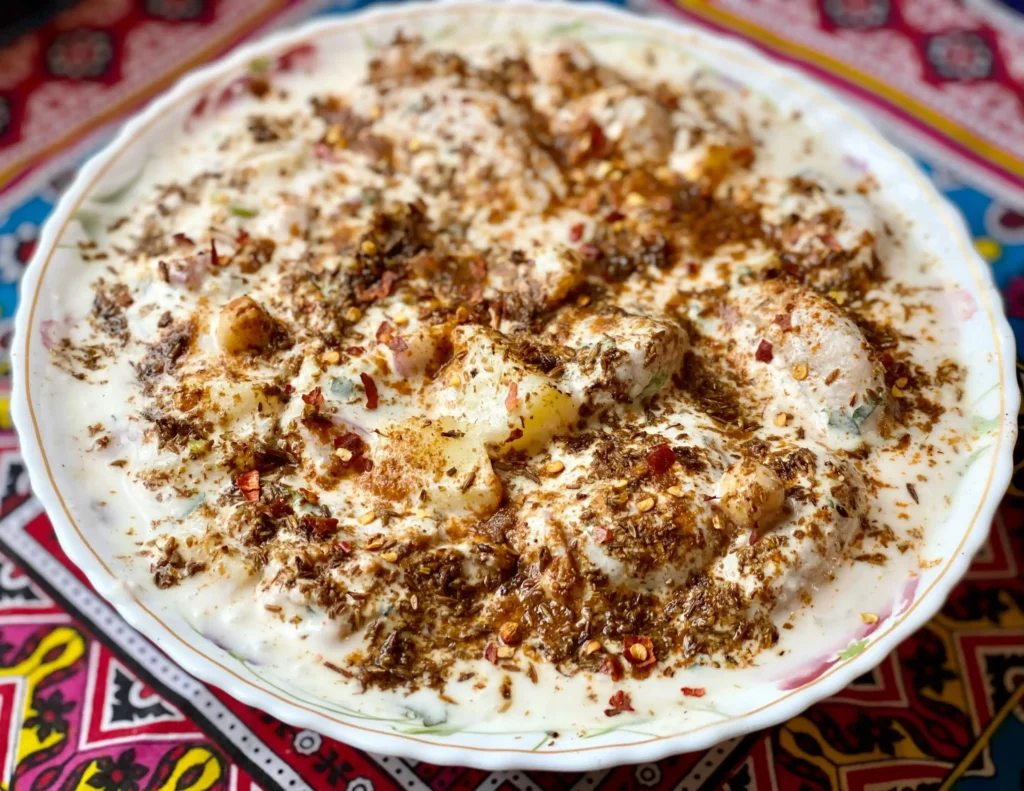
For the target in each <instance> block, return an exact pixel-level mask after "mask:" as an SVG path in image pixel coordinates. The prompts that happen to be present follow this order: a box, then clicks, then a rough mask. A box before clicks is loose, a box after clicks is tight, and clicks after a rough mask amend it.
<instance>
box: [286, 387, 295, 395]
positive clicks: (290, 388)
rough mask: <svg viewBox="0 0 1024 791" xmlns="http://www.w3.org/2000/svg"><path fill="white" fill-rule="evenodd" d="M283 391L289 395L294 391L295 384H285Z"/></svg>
mask: <svg viewBox="0 0 1024 791" xmlns="http://www.w3.org/2000/svg"><path fill="white" fill-rule="evenodd" d="M284 391H285V392H286V393H288V394H289V395H291V394H292V393H294V392H295V385H291V384H288V385H285V386H284Z"/></svg>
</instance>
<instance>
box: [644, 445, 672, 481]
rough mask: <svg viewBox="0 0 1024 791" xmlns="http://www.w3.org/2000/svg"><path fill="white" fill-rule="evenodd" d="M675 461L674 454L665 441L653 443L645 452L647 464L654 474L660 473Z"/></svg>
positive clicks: (665, 470)
mask: <svg viewBox="0 0 1024 791" xmlns="http://www.w3.org/2000/svg"><path fill="white" fill-rule="evenodd" d="M675 463H676V454H674V453H673V452H672V448H670V447H669V446H668V445H666V444H665V443H662V444H661V445H655V446H654V447H653V448H652V449H651V450H650V452H649V453H648V454H647V466H648V467H650V469H651V472H652V473H653V474H654V475H661V474H662V473H663V472H667V471H668V470H669V468H670V467H671V466H672V465H673V464H675Z"/></svg>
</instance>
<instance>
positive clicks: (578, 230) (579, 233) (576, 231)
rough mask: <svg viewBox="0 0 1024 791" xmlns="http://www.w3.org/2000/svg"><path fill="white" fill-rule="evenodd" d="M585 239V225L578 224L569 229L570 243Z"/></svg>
mask: <svg viewBox="0 0 1024 791" xmlns="http://www.w3.org/2000/svg"><path fill="white" fill-rule="evenodd" d="M582 238H583V223H581V222H578V223H576V224H575V225H574V226H573V227H572V228H570V229H569V241H570V242H578V241H579V240H580V239H582Z"/></svg>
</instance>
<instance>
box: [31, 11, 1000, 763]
mask: <svg viewBox="0 0 1024 791" xmlns="http://www.w3.org/2000/svg"><path fill="white" fill-rule="evenodd" d="M501 7H502V6H501V5H500V4H498V5H497V6H496V8H501ZM511 7H514V5H513V6H511ZM494 10H495V7H492V8H487V7H484V6H475V7H474V6H470V7H461V8H444V7H435V8H430V7H421V8H416V9H408V10H404V11H402V10H391V11H386V12H380V13H378V14H376V15H374V16H372V17H363V18H355V19H351V20H337V21H332V22H333V23H331V22H329V23H326V24H325V25H324V28H323V29H322V30H321V31H313V32H311V33H310V34H309V35H310V40H311V41H315V40H316V38H317V37H318V36H322V35H325V34H326V33H328V32H329V33H340V32H351V31H352V30H355V29H358V28H359V27H365V26H366V25H367V24H381V23H384V24H387V23H388V22H394V21H401V20H403V19H408V18H410V17H412V16H417V17H418V16H423V15H424V14H426V15H428V16H435V17H437V16H450V15H459V16H466V15H472V14H478V13H481V12H484V13H489V12H493V11H494ZM543 12H544V13H545V14H547V15H549V16H563V17H564V16H568V17H574V18H577V19H582V18H586V17H587V16H592V17H599V18H600V17H604V19H602V20H601V21H602V22H604V23H606V24H613V23H614V24H626V25H629V26H631V27H633V28H634V29H638V30H640V31H642V32H643V33H645V34H647V35H648V36H649V37H650V38H652V40H656V38H655V35H654V31H652V30H650V27H651V23H650V22H645V21H642V20H633V19H629V18H628V16H626V15H624V14H621V13H618V14H617V13H612V14H609V13H606V12H605V11H604V10H603V9H597V8H593V7H591V8H587V9H586V10H585V11H583V10H580V9H572V8H568V7H562V6H557V5H553V6H550V7H547V8H544V9H543ZM679 28H680V25H678V23H673V24H670V25H668V26H667V28H666V29H665V30H659V31H657V33H658V35H665V34H671V36H672V37H673V38H677V39H680V40H685V39H686V38H687V37H688V36H689V37H690V38H691V39H692V38H693V34H690V33H688V31H686V30H683V29H679ZM698 38H699V42H700V46H701V47H704V48H706V49H709V50H712V51H716V52H717V53H718V54H719V55H727V56H728V57H733V58H741V59H745V60H747V61H748V62H749V63H750V64H751V66H753V67H755V68H756V67H763V65H764V62H765V61H767V62H768V63H770V64H771V66H772V67H773V68H775V69H776V70H777V71H778V75H777V76H778V79H779V80H780V81H784V82H786V83H787V84H789V85H790V86H791V87H793V88H794V89H795V90H796V91H797V92H798V93H801V94H803V95H804V96H806V97H808V98H809V99H811V100H815V101H816V100H817V98H818V97H816V96H815V95H814V94H815V92H817V91H818V90H820V89H818V88H817V87H816V86H814V85H813V83H811V84H810V86H809V85H808V82H809V81H808V80H807V78H802V77H798V76H797V75H796V73H795V72H792V71H791V70H790V69H788V68H785V67H783V66H781V65H779V64H777V63H776V62H775V61H773V60H771V59H770V58H767V57H758V56H756V55H755V57H753V58H752V57H751V56H750V53H748V52H745V51H743V50H742V49H735V48H733V47H723V46H721V45H720V44H718V43H717V42H716V41H715V39H714V37H713V36H712V37H710V39H709V40H705V36H704V34H703V31H700V35H699V36H698ZM288 46H293V43H292V42H291V40H289V41H288V42H287V43H282V44H281V45H280V47H281V48H284V47H288ZM230 73H231V72H230V71H227V72H225V73H224V74H220V73H218V74H216V75H214V76H211V77H210V78H208V79H207V80H205V81H204V82H202V83H200V84H198V85H196V86H195V87H193V88H192V89H191V90H190V91H189V92H188V93H187V94H184V95H182V96H180V97H178V98H177V99H176V102H175V103H176V104H180V103H181V102H184V101H186V100H188V99H189V98H191V97H193V96H194V95H195V94H196V93H201V92H202V91H204V90H207V89H209V88H210V87H211V86H212V85H214V84H215V83H217V82H219V81H220V80H221V79H223V78H224V77H225V76H227V75H228V74H230ZM809 87H810V88H811V89H810V90H808V88H809ZM832 101H833V103H834V106H833V107H832V108H831V109H832V111H834V112H836V113H837V114H839V115H841V116H842V117H843V118H844V120H845V121H847V122H849V123H851V124H852V125H854V126H856V127H857V128H858V129H859V131H860V132H861V133H863V134H864V135H866V136H867V137H868V138H870V139H871V140H872V141H873V142H875V143H876V144H877V143H881V144H882V148H883V150H885V149H886V148H889V149H892V150H895V151H897V152H898V151H899V150H898V149H895V147H893V146H892V144H891V143H889V142H888V141H886V140H885V139H884V138H882V137H881V136H880V135H879V133H878V132H877V130H875V129H874V127H872V126H871V125H870V124H869V123H868V122H867V121H865V120H864V119H862V118H860V117H859V116H858V115H856V114H854V113H850V111H849V110H847V108H846V107H845V105H842V104H841V103H839V102H837V101H835V100H832ZM151 110H152V106H151V107H150V108H148V109H147V110H145V111H144V112H150V111H151ZM165 112H166V109H165ZM163 119H164V115H163V114H159V115H154V116H153V117H152V118H150V119H148V120H147V121H146V122H145V123H144V124H143V125H142V126H141V127H140V128H139V129H137V130H135V132H136V134H137V135H141V134H143V133H145V132H146V131H148V130H149V129H151V128H152V126H153V125H154V124H155V123H157V122H159V121H161V120H163ZM130 142H133V141H128V142H127V143H126V144H125V145H124V147H123V148H122V149H121V150H119V151H117V152H116V153H113V154H112V155H111V158H110V159H109V160H108V161H107V162H105V163H104V164H103V166H102V167H100V168H99V170H98V171H97V172H96V173H95V174H94V175H93V177H92V178H91V180H90V181H89V183H88V185H86V186H85V187H83V188H82V191H81V194H80V195H79V197H78V199H77V200H76V201H75V203H74V205H73V206H71V207H70V208H69V209H66V210H65V211H66V213H67V216H66V217H65V218H64V220H63V222H62V224H61V226H60V229H59V230H58V231H57V233H56V234H55V236H54V244H53V245H51V248H50V250H49V251H48V252H47V255H46V259H45V260H44V261H43V264H42V268H41V269H40V271H39V275H38V278H37V281H36V286H35V290H34V291H33V294H32V302H31V306H30V309H29V317H28V322H27V326H26V333H25V339H24V344H25V364H24V368H23V374H22V375H23V376H24V377H25V402H26V405H27V406H28V411H29V415H30V416H31V419H32V427H33V430H34V432H35V437H36V442H37V444H38V447H39V452H40V455H41V457H42V459H43V466H44V467H45V469H46V474H47V477H48V479H49V481H50V486H51V487H52V488H53V492H54V494H56V496H57V499H58V500H59V501H60V504H61V508H62V509H63V511H64V515H65V516H66V517H67V519H68V522H69V523H70V524H71V526H72V527H73V528H74V530H75V533H76V534H77V535H78V537H79V539H80V540H81V542H82V544H83V545H84V546H85V547H86V548H87V549H88V550H89V552H90V553H91V554H92V556H93V557H94V558H95V559H96V561H97V562H98V563H99V565H100V566H101V567H102V568H103V570H104V571H105V572H106V573H107V574H109V575H110V576H111V577H112V578H113V579H115V580H117V579H119V577H118V576H117V575H116V574H114V572H113V571H112V570H111V569H110V567H109V566H108V565H107V563H106V562H105V561H104V560H103V558H102V557H100V555H99V553H97V552H96V550H95V549H93V547H92V545H91V544H90V543H89V542H88V541H87V540H86V538H85V535H84V534H83V532H82V530H81V528H79V526H78V523H77V522H76V521H75V519H74V517H73V516H72V515H71V511H70V509H69V508H68V506H67V503H66V502H65V500H64V496H63V495H62V494H61V492H60V489H59V488H58V487H57V482H56V480H54V477H53V472H52V470H51V468H50V461H49V458H48V457H47V455H46V448H45V447H44V445H43V439H42V434H41V432H40V429H39V423H38V420H37V419H36V412H35V408H34V406H33V404H32V397H31V379H30V377H29V371H30V356H31V348H32V343H31V340H32V328H33V325H34V323H35V313H36V307H37V305H38V302H39V296H40V291H41V288H42V284H43V280H44V278H45V276H46V271H47V269H48V268H49V265H50V261H51V259H52V258H53V254H54V252H55V250H56V249H57V242H58V241H59V240H60V239H61V238H63V235H64V233H65V231H66V229H67V225H68V223H69V222H70V221H71V220H72V219H74V215H75V213H76V212H77V210H78V208H79V206H80V205H81V203H82V202H83V201H84V200H85V199H86V198H87V196H88V195H89V193H90V192H91V191H92V189H93V188H94V187H95V186H96V183H97V182H98V181H99V180H100V179H101V178H102V177H103V176H104V175H105V174H106V173H107V172H108V171H109V170H110V168H111V167H112V166H113V165H114V164H116V163H117V161H118V159H119V158H120V157H121V156H122V155H123V154H124V153H125V151H126V150H127V148H128V145H129V144H130ZM886 153H887V154H888V155H889V156H890V157H892V151H888V152H886ZM893 159H894V161H895V164H898V165H899V166H900V167H901V168H903V169H904V170H906V171H907V172H908V174H909V176H910V178H911V180H912V181H914V182H916V183H917V184H918V186H919V187H921V191H922V194H923V196H925V197H927V199H928V201H929V203H930V204H931V205H932V206H933V207H934V208H935V209H936V210H937V212H938V214H939V215H940V216H941V218H942V222H943V224H944V225H945V226H946V228H947V230H948V231H949V232H950V234H951V235H952V236H953V237H954V238H956V239H957V242H958V244H959V246H960V248H961V250H962V251H963V254H964V257H965V258H966V260H967V263H968V268H969V269H970V271H971V275H972V277H973V278H974V281H975V285H976V286H977V287H978V291H979V295H980V297H981V300H982V302H983V303H984V306H985V312H986V315H987V317H988V320H989V326H990V328H991V330H992V338H993V340H994V341H995V343H994V349H995V353H996V357H997V361H998V363H999V365H998V369H999V413H1000V415H1002V416H1005V405H1006V381H1005V377H1004V371H1003V350H1002V347H1001V345H1000V343H999V332H998V331H997V329H996V326H995V317H994V314H993V312H992V305H991V303H990V301H989V293H988V291H989V289H988V287H987V285H986V284H985V283H984V282H983V281H982V279H981V278H980V277H979V275H978V271H977V262H978V258H977V255H976V253H975V252H974V250H973V248H971V247H969V246H967V245H965V244H964V238H963V237H964V234H963V233H962V232H961V230H960V229H957V228H955V227H953V226H952V225H951V224H950V217H949V213H948V210H946V209H945V207H943V206H942V205H941V204H939V203H937V202H936V200H935V188H934V186H933V185H932V184H931V183H930V182H929V181H928V180H927V178H926V177H925V175H924V174H923V173H922V172H921V171H920V170H918V169H917V168H916V167H915V166H913V163H912V162H910V161H909V160H908V159H905V158H904V157H903V156H900V157H893ZM908 164H910V165H911V167H909V168H908V167H907V165H908ZM1002 442H1003V431H1002V430H1000V431H999V433H998V434H997V436H996V441H995V444H994V445H993V446H992V447H993V449H994V452H993V453H992V459H993V464H992V466H991V467H990V469H989V474H988V478H987V479H986V481H985V488H984V491H983V492H982V495H981V498H980V499H979V501H978V505H977V507H976V508H975V511H974V514H973V516H972V517H971V521H970V523H969V524H968V525H967V527H966V528H965V529H964V531H963V535H962V536H961V538H960V542H959V543H958V544H957V546H956V548H955V549H954V550H953V551H952V552H950V553H949V558H950V559H949V561H948V562H947V563H946V565H945V567H944V568H943V569H942V570H941V571H940V572H939V573H938V574H937V575H936V577H935V579H934V580H932V581H931V583H930V584H929V585H928V587H927V588H925V589H924V590H923V591H922V592H921V593H920V594H918V595H917V596H916V597H915V599H914V601H913V602H912V603H911V605H910V606H909V607H908V608H907V609H906V610H905V611H904V612H902V613H901V614H900V615H899V616H898V618H896V619H894V620H893V621H892V622H891V623H890V624H889V625H888V628H887V629H886V630H885V631H882V632H879V633H877V635H872V637H873V639H872V643H877V642H878V641H879V640H881V639H882V638H884V637H885V636H886V635H889V634H891V633H892V631H893V630H894V629H895V628H896V627H897V626H899V625H900V624H901V623H903V621H904V620H906V618H907V617H908V616H909V615H910V614H911V613H912V612H913V611H914V610H915V609H916V608H917V606H918V605H919V604H920V603H921V602H922V601H923V600H924V599H926V598H927V596H928V593H929V592H930V591H932V590H933V589H934V588H935V586H936V585H937V584H938V583H939V581H940V580H941V579H942V578H943V577H944V576H945V575H946V574H947V573H948V571H949V569H950V567H951V565H952V563H953V561H954V559H955V558H956V557H957V556H958V555H959V554H960V552H961V551H962V550H963V546H964V543H965V542H966V541H967V538H968V536H969V535H970V534H971V533H972V532H973V529H974V525H975V522H976V521H977V519H978V516H979V514H980V513H981V510H982V507H983V506H984V505H985V503H986V502H987V499H988V493H989V490H990V489H991V486H992V479H993V477H994V476H995V471H996V467H997V466H998V460H999V448H1000V446H1001V445H1002ZM128 595H129V597H130V599H131V600H132V601H133V602H134V603H135V604H136V605H138V606H139V608H140V609H141V610H142V611H143V612H145V613H146V614H147V615H148V616H149V617H150V618H152V619H153V620H154V621H156V623H158V624H159V625H160V626H161V627H162V628H163V630H164V631H165V632H166V633H167V634H168V635H169V636H171V637H173V638H174V639H175V640H176V641H178V642H179V643H181V645H182V646H183V647H184V648H186V649H188V650H190V651H192V652H194V653H195V654H197V655H198V656H199V657H201V658H202V659H204V660H206V661H207V662H209V663H211V664H213V665H215V666H217V667H218V668H220V669H221V670H222V671H224V672H225V673H227V674H228V675H230V676H232V677H233V678H235V679H236V680H237V681H239V682H241V683H242V684H244V685H245V686H247V687H251V688H252V689H254V690H256V691H257V692H258V693H259V694H263V695H268V696H270V697H273V698H276V699H277V700H279V701H281V702H282V703H284V704H285V705H287V706H290V707H294V708H297V709H301V710H304V711H307V712H310V713H313V714H315V715H317V716H318V717H324V718H325V719H328V720H331V721H332V722H335V723H337V724H339V725H343V726H345V727H349V728H355V729H357V730H361V731H365V732H369V733H374V734H378V735H382V736H388V737H393V738H399V739H406V740H409V741H413V742H418V743H420V744H425V745H430V746H433V747H438V746H441V747H448V748H452V749H457V750H471V751H475V752H497V753H526V754H531V755H536V754H542V755H559V754H563V755H564V754H571V753H579V752H590V751H595V750H612V749H616V748H622V747H633V746H637V745H641V744H650V743H652V742H659V741H664V740H667V739H676V738H679V737H682V736H689V735H691V734H694V733H698V732H700V731H702V730H705V729H707V728H710V727H717V726H721V725H722V724H724V723H727V722H734V721H737V720H742V719H744V718H746V717H749V716H751V715H753V714H757V713H758V712H761V711H764V710H766V709H769V708H772V707H774V706H777V705H778V704H780V703H782V702H783V701H785V700H787V699H788V698H790V697H792V696H793V695H795V694H797V693H801V692H804V691H805V690H807V689H809V688H810V687H813V686H815V685H817V684H820V683H821V682H823V681H824V680H825V679H827V678H829V677H830V676H832V675H833V674H834V673H836V672H838V671H839V670H841V669H842V668H843V667H844V665H845V663H844V662H837V663H836V664H835V665H833V666H832V667H831V668H830V669H829V670H827V671H826V672H824V673H822V674H821V675H820V676H818V677H817V678H815V679H814V680H813V681H811V682H808V683H807V684H804V685H803V686H800V687H797V688H795V689H792V690H789V691H788V692H787V693H786V694H785V695H782V696H781V697H778V698H775V699H774V700H772V701H771V702H770V703H765V704H764V705H762V706H759V707H757V708H755V709H751V710H749V711H746V712H744V713H742V714H737V715H735V716H732V717H727V718H725V719H722V720H717V721H715V722H712V723H706V724H705V725H700V726H698V727H696V728H692V729H690V730H685V731H679V732H677V733H672V734H667V735H664V736H654V737H651V738H649V739H639V740H637V741H631V742H619V743H614V744H604V745H595V746H593V747H575V748H572V749H564V750H544V751H542V752H540V753H538V752H537V751H534V750H525V749H521V748H514V747H478V746H472V745H466V744H452V743H449V742H443V741H431V740H428V739H421V738H417V737H416V736H412V735H409V734H403V733H401V732H400V731H395V730H381V729H378V728H371V727H368V726H365V725H360V724H358V723H354V722H350V721H348V720H344V719H339V718H338V717H336V716H334V715H333V714H331V713H329V712H326V711H324V710H323V709H320V708H316V707H312V706H308V705H304V704H303V703H301V702H299V701H297V700H296V699H294V698H290V697H286V696H282V695H280V694H278V693H277V692H276V691H272V690H269V689H267V688H266V687H264V686H260V685H258V684H254V683H253V682H252V681H251V680H249V679H248V678H246V677H245V676H242V675H239V674H238V673H236V672H235V671H234V670H233V669H231V668H229V667H227V666H226V665H224V664H222V663H221V662H220V661H219V660H217V659H214V658H213V657H211V656H208V655H207V654H204V653H203V652H202V651H200V650H199V649H198V648H196V647H195V646H194V645H192V644H190V643H188V642H186V641H185V640H183V639H182V638H181V636H179V635H178V633H177V632H175V631H173V630H172V629H171V628H170V627H168V626H167V624H165V623H164V622H163V620H161V618H160V616H159V615H157V614H156V613H155V612H153V611H152V610H151V609H150V608H149V607H148V606H147V605H146V604H145V603H144V602H142V601H141V600H140V599H139V598H137V597H136V596H135V594H134V593H129V594H128ZM540 731H541V729H538V733H539V732H540ZM495 735H501V734H500V733H495Z"/></svg>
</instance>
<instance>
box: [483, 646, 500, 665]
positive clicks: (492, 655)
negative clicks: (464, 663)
mask: <svg viewBox="0 0 1024 791" xmlns="http://www.w3.org/2000/svg"><path fill="white" fill-rule="evenodd" d="M484 659H486V660H487V661H488V662H490V663H491V664H492V665H496V664H498V646H497V644H496V643H488V644H487V647H486V648H485V649H484Z"/></svg>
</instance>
